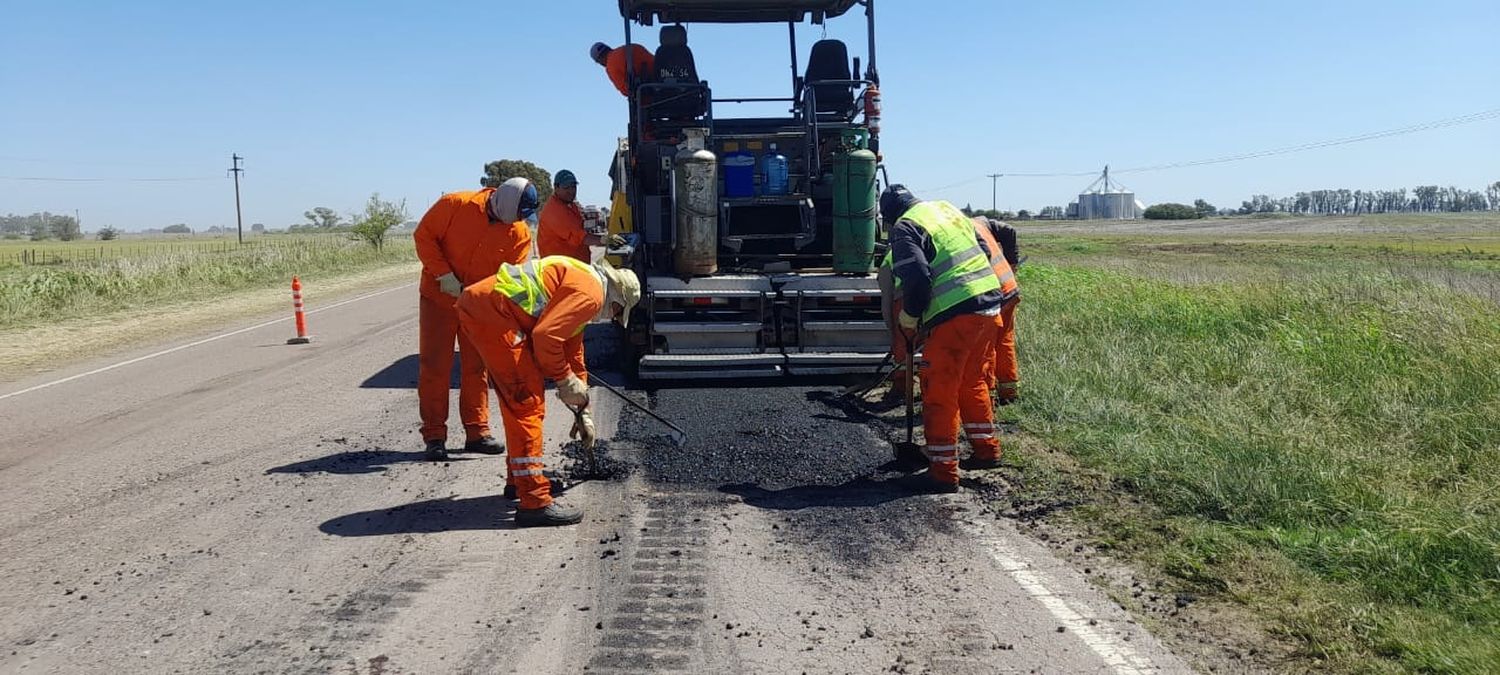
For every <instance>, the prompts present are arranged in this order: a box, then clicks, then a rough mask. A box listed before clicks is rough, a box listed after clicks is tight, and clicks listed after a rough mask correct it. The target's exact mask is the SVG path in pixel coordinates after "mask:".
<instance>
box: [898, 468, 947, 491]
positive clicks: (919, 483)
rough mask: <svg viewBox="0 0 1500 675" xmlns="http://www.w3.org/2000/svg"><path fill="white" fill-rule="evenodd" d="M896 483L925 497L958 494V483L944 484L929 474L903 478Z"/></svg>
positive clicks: (924, 473) (923, 473)
mask: <svg viewBox="0 0 1500 675" xmlns="http://www.w3.org/2000/svg"><path fill="white" fill-rule="evenodd" d="M896 482H897V483H898V484H900V485H901V486H902V487H903V488H906V489H907V490H910V491H912V492H915V493H917V494H924V495H951V494H954V493H956V492H958V483H944V482H941V481H936V480H933V478H932V476H931V475H929V472H926V471H924V472H922V473H918V474H912V475H910V476H902V477H900V478H897V479H896Z"/></svg>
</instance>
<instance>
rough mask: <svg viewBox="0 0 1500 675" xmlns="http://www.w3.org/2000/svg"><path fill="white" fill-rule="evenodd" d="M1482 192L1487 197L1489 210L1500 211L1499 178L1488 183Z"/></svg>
mask: <svg viewBox="0 0 1500 675" xmlns="http://www.w3.org/2000/svg"><path fill="white" fill-rule="evenodd" d="M1484 192H1485V194H1486V195H1487V196H1488V197H1489V200H1490V210H1491V211H1500V180H1497V181H1495V182H1493V183H1490V184H1489V186H1488V187H1486V188H1485V189H1484Z"/></svg>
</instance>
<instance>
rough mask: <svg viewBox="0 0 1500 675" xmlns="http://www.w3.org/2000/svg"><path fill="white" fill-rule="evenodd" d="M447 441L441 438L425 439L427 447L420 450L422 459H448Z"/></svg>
mask: <svg viewBox="0 0 1500 675" xmlns="http://www.w3.org/2000/svg"><path fill="white" fill-rule="evenodd" d="M446 446H447V443H446V442H445V441H443V440H441V439H433V440H430V441H427V449H426V450H424V451H423V452H422V459H425V460H427V461H429V462H446V461H448V448H447V447H446Z"/></svg>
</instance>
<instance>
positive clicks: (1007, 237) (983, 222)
mask: <svg viewBox="0 0 1500 675" xmlns="http://www.w3.org/2000/svg"><path fill="white" fill-rule="evenodd" d="M971 221H972V222H973V223H974V231H975V232H978V233H979V238H980V239H981V240H982V241H983V242H984V245H985V247H986V248H988V249H989V251H990V267H991V268H992V269H994V270H995V277H996V278H997V279H999V280H1000V294H1001V296H1002V297H1001V300H1002V301H1003V302H1004V303H1005V305H1004V309H1002V310H1001V311H1000V321H1001V324H1000V328H999V332H998V333H996V334H995V348H994V349H993V350H992V351H991V352H990V358H989V360H988V361H987V362H986V363H985V373H984V375H985V377H984V382H985V386H988V387H989V388H990V389H992V390H994V394H993V397H994V399H995V403H997V404H999V405H1010V404H1012V403H1015V402H1016V396H1017V393H1018V392H1017V386H1018V385H1019V384H1020V381H1021V370H1020V367H1019V365H1018V364H1017V362H1016V306H1017V305H1019V304H1021V286H1020V284H1019V283H1018V282H1017V281H1016V272H1015V269H1014V267H1013V264H1012V261H1015V263H1014V264H1016V265H1018V264H1020V259H1019V258H1018V257H1017V256H1016V250H1015V231H1014V230H1012V229H1010V226H1009V225H1007V224H1005V223H1002V222H1000V221H998V220H995V219H993V218H980V217H975V218H972V219H971ZM1007 230H1010V231H1009V232H1007ZM1006 241H1009V242H1010V246H1006V244H1005V242H1006Z"/></svg>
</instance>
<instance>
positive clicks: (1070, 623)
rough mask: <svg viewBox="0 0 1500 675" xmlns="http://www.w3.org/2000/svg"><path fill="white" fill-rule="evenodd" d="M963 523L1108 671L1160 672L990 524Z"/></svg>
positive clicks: (1123, 674) (1137, 674)
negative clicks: (1061, 590) (1090, 617)
mask: <svg viewBox="0 0 1500 675" xmlns="http://www.w3.org/2000/svg"><path fill="white" fill-rule="evenodd" d="M962 524H963V526H964V527H965V529H967V530H969V532H970V534H972V535H973V536H974V538H975V539H977V540H978V541H979V543H980V544H982V545H983V546H984V549H985V552H986V553H989V554H990V557H991V558H993V559H994V560H995V562H997V563H999V564H1000V569H1002V570H1004V571H1005V573H1006V574H1008V575H1010V578H1011V579H1014V580H1015V582H1016V584H1017V585H1019V586H1020V587H1021V588H1022V590H1025V591H1026V593H1027V594H1028V595H1030V596H1031V597H1032V599H1034V600H1036V601H1037V604H1040V605H1041V606H1042V607H1045V608H1046V609H1047V611H1048V612H1051V613H1052V616H1054V617H1056V618H1057V620H1058V621H1059V622H1060V623H1061V624H1062V625H1063V626H1065V627H1066V628H1067V629H1068V632H1069V633H1072V634H1073V635H1075V636H1077V637H1078V639H1079V640H1081V641H1083V643H1084V644H1085V645H1087V646H1088V648H1089V649H1090V650H1092V651H1093V652H1094V653H1095V654H1098V655H1099V658H1101V659H1103V660H1104V663H1105V664H1107V665H1108V666H1109V668H1110V671H1111V672H1113V673H1117V674H1118V675H1145V674H1146V673H1159V672H1161V669H1160V668H1158V667H1157V666H1156V665H1155V664H1154V663H1152V662H1151V659H1149V658H1146V657H1145V656H1142V655H1141V654H1140V653H1139V652H1137V651H1136V650H1134V649H1132V648H1131V647H1130V644H1129V643H1127V642H1125V641H1124V640H1121V639H1120V638H1119V637H1118V636H1116V635H1112V634H1110V633H1107V632H1105V631H1104V630H1103V629H1104V628H1105V627H1106V624H1105V622H1104V621H1103V620H1102V619H1101V620H1096V622H1097V625H1093V626H1091V625H1089V621H1088V619H1087V618H1085V617H1084V615H1083V614H1081V613H1080V612H1079V611H1078V610H1076V609H1074V608H1073V606H1072V605H1070V604H1068V601H1067V600H1066V599H1065V597H1064V596H1063V595H1060V594H1058V593H1055V592H1053V590H1052V588H1054V587H1055V586H1056V585H1057V584H1056V583H1055V582H1052V583H1049V581H1051V580H1049V579H1048V575H1047V574H1046V573H1045V572H1043V571H1041V570H1038V569H1036V567H1035V566H1034V565H1032V564H1031V563H1029V562H1026V561H1025V560H1023V559H1022V557H1021V555H1020V554H1019V553H1017V552H1016V550H1015V548H1013V547H1012V546H1011V545H1010V544H1009V543H1007V542H1006V541H1005V540H1004V539H1003V538H1001V537H1000V536H999V535H998V534H996V533H995V532H994V531H993V529H992V526H991V525H988V524H986V523H983V522H980V521H970V520H966V521H963V522H962Z"/></svg>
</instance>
